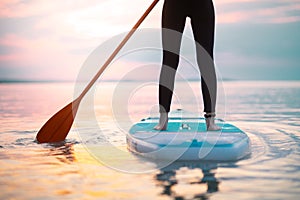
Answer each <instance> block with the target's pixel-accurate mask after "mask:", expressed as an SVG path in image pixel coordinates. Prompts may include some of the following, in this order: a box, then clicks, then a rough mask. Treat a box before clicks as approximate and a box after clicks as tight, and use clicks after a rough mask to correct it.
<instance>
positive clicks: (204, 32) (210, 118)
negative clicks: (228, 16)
mask: <svg viewBox="0 0 300 200" xmlns="http://www.w3.org/2000/svg"><path fill="white" fill-rule="evenodd" d="M190 16H191V24H192V29H193V34H194V38H195V41H196V43H197V44H196V51H197V62H198V65H199V69H200V73H201V89H202V96H203V102H204V112H205V115H204V116H205V118H206V125H207V130H219V129H220V127H218V126H216V125H215V123H214V117H215V107H216V97H217V80H216V72H215V66H214V55H213V49H214V31H215V13H214V6H213V2H212V0H202V1H197V0H194V1H193V5H192V7H191V14H190ZM203 48H204V49H205V51H206V52H204V51H203Z"/></svg>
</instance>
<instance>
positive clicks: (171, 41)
mask: <svg viewBox="0 0 300 200" xmlns="http://www.w3.org/2000/svg"><path fill="white" fill-rule="evenodd" d="M186 17H190V19H191V25H192V30H193V35H194V39H195V41H196V42H197V43H198V45H196V51H197V62H198V66H199V70H200V73H201V89H202V96H203V102H204V112H207V113H212V112H215V105H216V93H217V83H216V73H215V68H214V63H213V48H214V47H213V46H214V29H215V15H214V6H213V3H212V0H165V2H164V6H163V13H162V28H163V29H162V43H163V63H162V64H163V65H162V69H161V73H160V80H159V104H160V112H161V113H163V112H169V111H170V104H171V100H172V95H173V89H174V80H175V74H176V70H177V67H178V63H179V52H180V44H181V39H182V37H181V36H182V32H183V30H184V26H185V20H186ZM168 30H172V31H171V32H174V31H176V33H177V34H172V33H170V31H168ZM200 46H202V47H200ZM202 48H204V49H205V50H206V52H207V53H208V54H207V53H206V52H205V54H206V55H207V56H206V59H205V56H203V52H204V51H203V49H202ZM207 57H209V59H207Z"/></svg>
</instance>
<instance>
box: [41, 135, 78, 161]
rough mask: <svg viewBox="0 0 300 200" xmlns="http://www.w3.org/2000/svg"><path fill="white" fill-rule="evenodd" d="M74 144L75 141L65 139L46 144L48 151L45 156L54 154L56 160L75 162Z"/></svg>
mask: <svg viewBox="0 0 300 200" xmlns="http://www.w3.org/2000/svg"><path fill="white" fill-rule="evenodd" d="M74 144H76V143H72V142H66V141H63V142H57V143H51V144H47V147H49V149H48V150H49V151H48V152H47V153H46V156H54V157H55V158H56V159H57V160H59V161H60V162H63V163H66V164H70V163H72V162H75V161H76V157H75V155H74V147H73V146H74Z"/></svg>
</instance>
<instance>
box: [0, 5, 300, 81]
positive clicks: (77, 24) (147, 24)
mask: <svg viewBox="0 0 300 200" xmlns="http://www.w3.org/2000/svg"><path fill="white" fill-rule="evenodd" d="M151 3H152V1H151V0H150V1H149V0H130V1H126V0H97V1H96V0H65V1H53V0H1V1H0V27H1V28H0V80H15V79H19V80H70V81H73V80H75V79H76V77H77V76H78V73H79V71H80V69H81V67H82V65H83V63H84V61H85V60H86V59H87V58H88V56H89V55H90V54H91V52H93V51H94V49H95V48H97V47H98V46H99V45H101V44H102V43H104V42H106V41H108V40H109V39H110V38H112V37H113V36H115V35H118V34H120V33H123V32H126V31H129V30H130V29H131V27H132V26H133V25H134V23H135V22H136V21H137V20H138V19H139V17H140V16H141V15H142V14H143V13H144V11H145V10H146V8H147V7H148V6H149V5H150V4H151ZM214 4H215V11H216V42H215V62H216V66H217V68H218V71H219V72H220V74H221V75H222V77H223V78H224V79H238V80H300V40H299V35H300V0H214ZM162 5H163V0H161V1H160V2H159V3H158V5H157V6H156V7H155V8H154V10H153V11H152V12H151V13H150V15H149V16H148V17H147V19H146V20H145V21H144V22H143V24H142V25H141V28H157V29H158V28H160V21H161V19H160V18H161V10H162ZM189 32H190V25H189V21H187V26H186V29H185V34H187V35H188V34H189ZM191 48H192V47H191Z"/></svg>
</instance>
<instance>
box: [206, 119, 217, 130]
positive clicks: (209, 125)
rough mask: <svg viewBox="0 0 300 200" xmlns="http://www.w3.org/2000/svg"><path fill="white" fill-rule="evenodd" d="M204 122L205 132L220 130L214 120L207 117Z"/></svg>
mask: <svg viewBox="0 0 300 200" xmlns="http://www.w3.org/2000/svg"><path fill="white" fill-rule="evenodd" d="M205 122H206V130H207V131H219V130H221V127H219V126H218V125H216V124H215V118H214V117H208V118H205Z"/></svg>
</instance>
